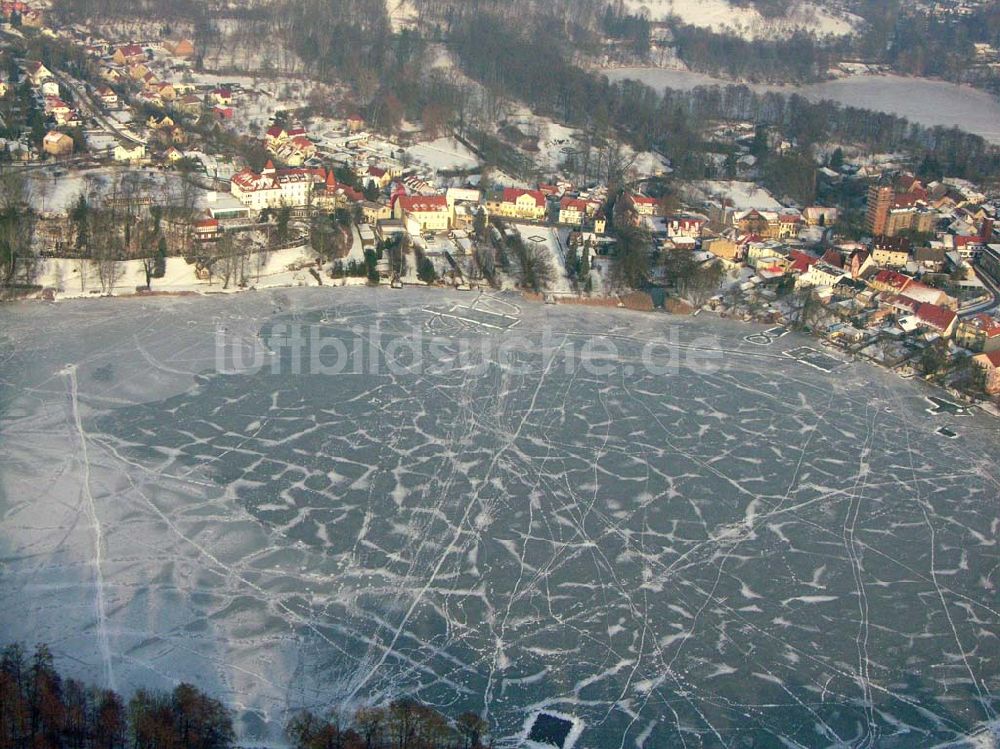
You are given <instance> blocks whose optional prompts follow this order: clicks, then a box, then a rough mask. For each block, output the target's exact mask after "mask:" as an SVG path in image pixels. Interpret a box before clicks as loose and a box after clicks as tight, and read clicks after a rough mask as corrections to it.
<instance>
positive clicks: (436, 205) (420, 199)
mask: <svg viewBox="0 0 1000 749" xmlns="http://www.w3.org/2000/svg"><path fill="white" fill-rule="evenodd" d="M393 215H394V217H395V218H397V219H401V220H402V221H403V224H404V225H405V226H406V230H407V231H408V232H409V233H410V234H423V233H424V232H440V231H447V230H448V222H449V218H450V216H451V211H450V210H449V209H448V200H447V198H446V197H445V196H444V195H400V196H399V197H397V198H396V202H395V206H394V211H393Z"/></svg>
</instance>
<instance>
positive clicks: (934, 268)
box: [913, 247, 947, 273]
mask: <svg viewBox="0 0 1000 749" xmlns="http://www.w3.org/2000/svg"><path fill="white" fill-rule="evenodd" d="M913 262H915V263H916V264H917V265H918V266H919V267H920V268H921V269H922V270H924V271H928V272H931V273H941V272H942V271H943V270H944V269H945V265H946V263H947V257H946V256H945V252H944V248H943V247H918V248H917V249H916V250H914V252H913Z"/></svg>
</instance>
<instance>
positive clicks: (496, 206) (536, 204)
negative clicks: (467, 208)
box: [486, 187, 547, 221]
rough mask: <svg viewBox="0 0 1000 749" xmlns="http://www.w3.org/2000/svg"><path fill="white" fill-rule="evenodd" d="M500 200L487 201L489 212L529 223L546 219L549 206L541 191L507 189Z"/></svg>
mask: <svg viewBox="0 0 1000 749" xmlns="http://www.w3.org/2000/svg"><path fill="white" fill-rule="evenodd" d="M499 198H500V199H499V200H497V199H496V198H494V199H492V200H489V201H487V203H486V209H487V211H489V212H490V213H495V214H496V215H498V216H502V217H503V218H513V219H524V220H527V221H541V220H542V219H543V218H545V214H546V211H547V204H546V202H545V195H543V194H542V192H541V191H540V190H524V189H521V188H517V187H505V188H504V190H503V193H502V195H500V196H499Z"/></svg>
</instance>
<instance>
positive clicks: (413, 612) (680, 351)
mask: <svg viewBox="0 0 1000 749" xmlns="http://www.w3.org/2000/svg"><path fill="white" fill-rule="evenodd" d="M459 323H461V324H459ZM0 325H2V330H3V338H2V339H0V382H2V388H3V389H2V395H0V440H2V444H3V454H4V460H3V461H2V463H0V518H2V519H0V548H2V550H3V551H2V555H3V566H2V576H0V590H2V599H3V601H4V606H3V609H2V612H0V632H3V634H4V639H6V640H11V639H21V640H25V641H27V642H29V643H31V642H36V641H46V642H48V643H50V644H51V645H52V647H53V650H54V652H55V654H56V657H57V659H58V662H59V664H60V666H61V667H63V668H65V669H66V670H67V671H68V672H70V673H71V674H72V675H74V676H81V677H85V678H87V679H89V680H92V681H96V682H98V683H101V684H113V685H115V686H117V687H118V688H120V689H124V690H130V689H132V688H134V687H137V686H140V685H148V686H154V687H171V686H173V685H174V684H175V683H176V682H177V680H180V679H185V680H191V681H195V682H197V683H198V684H199V685H200V686H202V687H203V688H205V689H206V690H208V691H210V692H213V693H216V694H218V695H219V696H220V697H221V698H222V699H224V700H225V701H226V702H227V703H228V704H230V705H231V706H232V707H233V708H234V709H235V710H236V711H237V714H238V717H239V720H238V728H239V730H240V732H241V734H242V735H243V736H245V737H247V741H248V743H252V744H254V745H258V744H275V743H280V742H281V740H282V739H281V724H282V722H283V720H284V718H285V717H286V714H287V712H286V711H287V710H288V709H290V708H294V707H297V706H300V705H307V706H310V707H314V708H317V709H322V710H326V709H328V708H330V707H331V706H338V705H356V704H359V703H361V702H364V701H384V700H387V699H391V698H393V697H395V696H398V695H400V694H403V693H413V694H415V695H417V696H418V697H420V698H422V699H424V700H427V701H429V702H432V703H434V704H437V705H440V706H442V707H443V708H444V709H445V710H446V711H447V712H449V713H451V714H455V713H457V712H459V711H460V710H463V709H474V710H482V711H483V713H484V715H485V716H486V717H487V719H488V720H489V722H490V724H491V726H492V727H493V729H494V731H495V733H496V734H497V735H498V736H499V737H501V739H506V740H501V741H500V742H499V744H498V746H507V747H513V746H515V745H516V741H514V740H513V739H512V738H511V737H514V736H516V735H518V734H519V733H520V732H521V729H522V726H524V725H525V721H526V719H528V718H529V717H530V715H531V714H532V713H533V712H534V711H536V710H539V709H548V710H551V711H554V712H557V713H559V714H563V715H569V716H572V717H574V718H576V719H578V720H580V721H582V724H583V734H582V736H581V738H580V742H579V744H578V745H579V746H588V747H611V746H613V747H626V746H627V747H635V746H640V747H641V746H646V747H673V746H723V745H726V746H778V745H783V746H831V745H839V746H849V745H850V746H855V745H863V744H865V742H867V745H870V746H931V745H935V744H937V743H940V742H946V741H950V740H953V739H955V738H958V737H961V736H964V735H967V734H969V733H971V732H973V731H976V730H977V729H979V728H980V727H981V726H982V724H983V723H984V722H985V721H988V720H990V719H991V718H992V717H994V716H995V715H996V712H997V710H1000V698H998V693H1000V648H997V641H996V638H997V632H998V631H1000V607H998V606H997V585H998V582H1000V580H998V575H1000V571H998V567H997V564H996V561H997V548H998V546H997V542H998V535H1000V508H998V506H997V503H996V497H997V486H998V482H1000V469H998V468H997V466H998V464H1000V463H998V461H1000V441H998V440H997V435H998V431H997V426H996V422H995V421H992V420H988V419H987V418H986V417H983V416H978V415H970V416H948V415H942V416H932V415H931V414H929V413H927V411H926V410H925V409H926V407H927V405H928V404H927V403H926V401H925V400H924V398H923V396H924V395H925V391H923V390H922V389H921V386H920V384H919V383H916V382H914V381H912V380H911V381H902V380H899V379H898V378H896V377H894V376H892V375H890V374H888V373H886V372H884V371H882V370H878V369H875V368H873V367H871V366H870V365H867V364H846V365H844V366H843V367H841V368H839V369H837V370H836V371H834V372H832V373H827V372H824V371H820V370H817V369H812V368H809V367H807V366H806V365H805V364H800V363H798V362H796V361H793V360H791V359H789V358H788V357H787V356H785V355H783V353H782V351H783V350H785V349H792V348H795V347H797V346H802V345H803V344H809V343H811V342H810V341H809V340H808V339H802V338H799V337H797V336H796V335H794V334H792V335H787V336H785V337H783V338H780V339H778V340H776V341H775V342H774V343H773V344H772V345H770V346H755V345H752V344H750V343H747V342H745V341H744V340H743V337H744V336H745V335H746V334H747V333H748V332H750V331H751V330H752V328H751V327H750V326H744V325H740V324H737V323H733V322H728V321H721V320H718V319H715V318H712V319H709V318H706V317H704V316H699V317H697V318H684V319H679V318H671V317H665V316H661V315H641V314H637V313H629V312H625V311H619V310H608V309H600V310H595V309H587V308H579V307H560V306H551V305H526V304H524V303H523V302H522V301H520V300H519V298H518V297H515V296H502V297H496V296H491V295H484V296H482V297H476V296H475V295H473V294H471V293H465V294H463V293H459V292H451V293H449V292H444V291H440V290H435V291H430V290H416V289H413V290H410V289H407V290H400V291H391V290H387V289H378V290H373V289H367V288H349V289H340V288H337V289H331V288H311V289H295V290H284V291H277V290H275V291H260V292H255V293H247V294H239V295H233V296H217V297H196V298H195V297H184V298H159V299H131V300H106V299H104V300H79V301H68V302H60V303H57V304H40V303H23V304H16V305H8V306H5V307H3V308H0ZM432 333H436V334H437V335H438V336H441V339H439V340H434V339H432V338H431V334H432ZM296 340H299V341H300V342H301V341H304V342H305V343H304V348H298V344H296V343H295V341H296ZM650 340H657V341H660V343H659V344H658V345H651V344H649V343H648V342H649V341H650ZM338 341H339V342H340V343H342V344H346V345H344V346H343V347H340V346H337V345H334V344H335V343H336V342H338ZM483 341H486V342H489V343H491V344H493V347H491V348H490V350H489V351H488V352H487V354H486V355H485V357H484V355H483V354H482V353H481V351H482V348H481V344H482V342H483ZM355 343H358V344H359V346H360V351H361V354H360V359H358V360H352V362H349V363H348V366H347V367H346V368H345V369H343V370H341V373H340V374H333V373H332V369H333V365H334V363H335V362H334V360H332V359H331V356H332V355H333V354H335V353H336V352H338V351H343V352H352V351H355V350H356V349H355V347H354V344H355ZM500 343H504V344H505V345H504V346H502V347H500V346H499V345H498V344H500ZM466 344H468V346H466ZM463 346H464V347H465V350H466V352H467V353H470V354H471V356H472V357H473V358H472V360H471V361H463V359H462V357H461V356H460V354H461V351H462V349H463ZM413 347H415V348H413ZM609 347H611V348H609ZM407 348H410V349H411V350H410V351H407V350H406V349H407ZM220 350H221V351H222V352H224V353H225V354H226V355H225V356H220V355H219V351H220ZM296 350H298V351H300V352H301V355H300V356H295V355H293V351H296ZM234 351H236V352H239V353H240V354H241V356H239V357H236V356H234V355H232V353H233V352H234ZM269 351H271V352H274V353H273V354H271V353H268V352H269ZM412 351H421V352H423V353H424V354H425V356H424V361H423V364H422V366H421V367H411V368H410V370H409V371H404V370H403V369H402V367H399V366H397V367H395V368H391V367H389V366H387V365H386V359H385V358H383V357H391V359H392V361H395V362H396V363H397V364H399V363H400V361H402V362H412V361H413V360H412V359H411V358H410V354H411V353H412ZM553 352H556V356H555V357H554V358H549V357H548V355H549V354H552V353H553ZM432 353H433V355H434V358H433V360H432V359H431V354H432ZM380 354H381V356H380ZM244 355H245V356H244ZM255 355H259V356H258V357H257V359H256V366H255V361H254V356H255ZM511 357H513V358H511ZM484 359H485V361H484ZM670 359H673V361H674V362H675V363H677V364H678V367H677V368H675V369H671V367H670V366H669V363H670ZM354 361H357V362H358V363H359V367H358V369H357V370H356V369H355V368H354V366H353V362H354ZM372 361H375V362H377V363H378V365H377V367H373V365H372ZM296 362H298V364H299V366H298V368H296V366H295V365H296ZM480 363H482V366H478V364H480ZM654 366H655V367H656V368H657V371H652V369H651V367H654ZM322 368H326V372H325V373H323V369H322ZM355 372H357V373H355ZM943 425H947V426H949V427H951V428H952V429H954V430H955V431H956V432H958V433H959V435H960V436H959V437H958V438H957V439H955V440H946V439H942V438H940V437H938V436H937V435H936V434H934V430H935V429H937V428H938V427H939V426H943Z"/></svg>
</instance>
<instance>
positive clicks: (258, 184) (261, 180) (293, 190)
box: [229, 161, 325, 211]
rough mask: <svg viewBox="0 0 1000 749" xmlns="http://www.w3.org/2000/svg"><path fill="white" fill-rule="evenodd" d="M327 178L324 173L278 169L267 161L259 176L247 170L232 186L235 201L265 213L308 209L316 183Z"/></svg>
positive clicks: (319, 171) (239, 175) (237, 177)
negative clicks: (289, 209) (295, 208)
mask: <svg viewBox="0 0 1000 749" xmlns="http://www.w3.org/2000/svg"><path fill="white" fill-rule="evenodd" d="M324 177H325V175H324V173H323V172H322V170H314V169H276V168H275V166H274V162H271V161H268V162H267V164H265V165H264V169H263V170H261V171H260V172H255V171H253V170H252V169H244V170H243V171H241V172H238V173H236V174H234V175H233V177H232V179H230V181H229V185H230V192H231V193H232V195H233V197H234V198H236V199H237V200H239V201H240V202H241V203H243V205H245V206H247V207H248V208H251V209H253V210H255V211H262V210H264V209H267V208H281V207H283V206H289V207H297V206H304V205H308V204H309V203H310V201H311V200H312V193H313V185H314V183H315V182H317V181H320V182H322V180H323V179H324Z"/></svg>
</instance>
